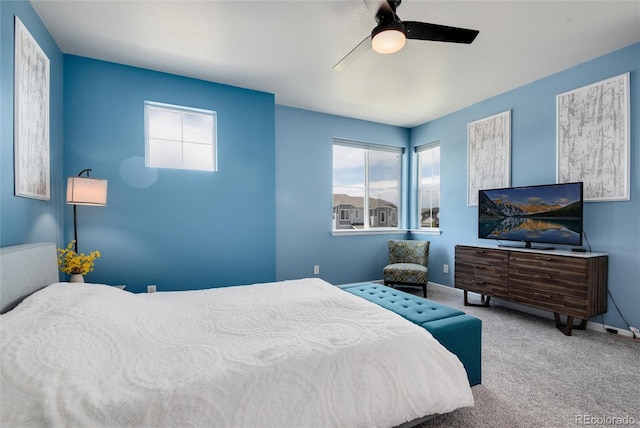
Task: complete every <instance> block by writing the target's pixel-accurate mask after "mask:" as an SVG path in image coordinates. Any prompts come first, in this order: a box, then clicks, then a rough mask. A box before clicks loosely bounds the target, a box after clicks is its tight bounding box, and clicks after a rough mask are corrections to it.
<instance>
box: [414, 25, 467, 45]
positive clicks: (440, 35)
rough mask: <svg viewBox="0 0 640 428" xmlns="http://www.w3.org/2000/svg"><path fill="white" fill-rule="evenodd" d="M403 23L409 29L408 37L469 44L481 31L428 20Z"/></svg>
mask: <svg viewBox="0 0 640 428" xmlns="http://www.w3.org/2000/svg"><path fill="white" fill-rule="evenodd" d="M402 23H403V24H404V26H405V28H406V29H407V39H417V40H433V41H436V42H451V43H467V44H469V43H471V42H473V41H474V39H475V38H476V36H477V35H478V33H479V31H478V30H470V29H468V28H458V27H448V26H446V25H438V24H429V23H426V22H415V21H403V22H402Z"/></svg>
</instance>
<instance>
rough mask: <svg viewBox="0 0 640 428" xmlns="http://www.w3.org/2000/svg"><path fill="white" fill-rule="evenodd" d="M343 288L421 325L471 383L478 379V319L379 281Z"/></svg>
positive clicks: (479, 378) (480, 350) (479, 348)
mask: <svg viewBox="0 0 640 428" xmlns="http://www.w3.org/2000/svg"><path fill="white" fill-rule="evenodd" d="M341 288H342V289H343V290H345V291H347V292H349V293H352V294H355V295H356V296H360V297H362V298H364V299H367V300H369V301H371V302H373V303H377V304H378V305H380V306H382V307H383V308H386V309H389V310H390V311H393V312H395V313H397V314H398V315H400V316H402V317H404V318H405V319H407V320H409V321H411V322H413V323H414V324H417V325H419V326H421V327H423V328H424V329H425V330H427V331H429V332H430V333H431V334H432V335H433V337H434V338H435V339H436V340H437V341H438V342H440V343H441V344H442V345H443V346H444V347H445V348H447V349H448V350H449V351H451V352H452V353H454V354H455V355H456V356H457V357H458V359H459V360H460V361H461V362H462V364H463V365H464V368H465V369H466V370H467V377H468V378H469V384H470V385H471V386H473V385H478V384H480V383H481V381H482V361H481V356H482V349H481V345H482V321H480V320H479V319H478V318H475V317H472V316H470V315H467V314H465V313H464V312H462V311H460V310H458V309H455V308H452V307H450V306H446V305H441V304H440V303H436V302H433V301H431V300H427V299H423V298H422V297H418V296H415V295H413V294H409V293H405V292H403V291H398V290H395V289H393V288H390V287H386V286H384V285H380V284H373V283H363V284H356V285H346V286H343V287H341Z"/></svg>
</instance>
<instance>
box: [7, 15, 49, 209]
mask: <svg viewBox="0 0 640 428" xmlns="http://www.w3.org/2000/svg"><path fill="white" fill-rule="evenodd" d="M14 61H15V62H14V67H15V68H14V82H15V88H14V89H15V92H14V121H15V123H14V165H15V166H14V177H15V194H16V196H23V197H26V198H34V199H43V200H47V201H48V200H49V198H50V194H51V189H50V180H51V178H50V161H49V156H50V155H49V91H50V74H49V58H47V56H46V55H45V53H44V51H43V50H42V49H41V48H40V46H39V45H38V43H37V42H36V40H35V39H34V38H33V36H32V35H31V33H29V31H28V30H27V28H26V27H25V26H24V24H23V23H22V21H20V19H19V18H18V17H17V16H16V17H15V58H14Z"/></svg>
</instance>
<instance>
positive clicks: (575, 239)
mask: <svg viewBox="0 0 640 428" xmlns="http://www.w3.org/2000/svg"><path fill="white" fill-rule="evenodd" d="M582 207H583V199H582V183H563V184H547V185H541V186H528V187H509V188H505V189H491V190H480V193H479V199H478V237H479V238H482V239H496V240H504V241H519V242H524V243H525V248H531V243H532V242H537V243H544V244H558V245H574V246H577V245H582Z"/></svg>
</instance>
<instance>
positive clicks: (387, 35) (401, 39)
mask: <svg viewBox="0 0 640 428" xmlns="http://www.w3.org/2000/svg"><path fill="white" fill-rule="evenodd" d="M406 41H407V38H406V37H405V35H404V34H403V33H402V31H399V30H396V29H389V30H384V31H381V32H379V33H378V34H376V35H375V36H374V37H373V39H372V40H371V47H372V48H373V50H374V51H376V52H378V53H381V54H392V53H395V52H398V51H399V50H400V49H402V48H403V47H404V44H405V43H406Z"/></svg>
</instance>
